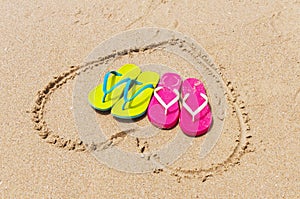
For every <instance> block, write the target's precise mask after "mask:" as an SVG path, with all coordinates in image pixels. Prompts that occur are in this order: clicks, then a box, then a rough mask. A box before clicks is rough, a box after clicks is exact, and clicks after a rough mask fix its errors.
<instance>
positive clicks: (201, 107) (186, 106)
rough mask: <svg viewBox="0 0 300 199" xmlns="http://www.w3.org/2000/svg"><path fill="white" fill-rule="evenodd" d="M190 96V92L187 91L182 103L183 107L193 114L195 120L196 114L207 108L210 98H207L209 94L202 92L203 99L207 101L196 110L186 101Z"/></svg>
mask: <svg viewBox="0 0 300 199" xmlns="http://www.w3.org/2000/svg"><path fill="white" fill-rule="evenodd" d="M189 96H190V94H189V93H187V94H186V95H185V96H184V98H183V100H182V105H183V107H184V108H185V109H186V110H187V111H188V112H189V113H190V114H191V115H192V117H193V122H194V121H195V116H196V115H197V114H198V113H200V112H201V111H202V110H203V109H204V108H205V106H206V105H207V104H208V98H207V96H206V95H205V94H203V93H200V96H201V97H202V98H203V99H205V101H204V102H203V103H202V104H201V105H200V106H199V107H198V108H197V109H196V110H195V111H193V110H192V109H191V107H190V106H189V105H188V104H187V103H186V100H187V99H188V97H189Z"/></svg>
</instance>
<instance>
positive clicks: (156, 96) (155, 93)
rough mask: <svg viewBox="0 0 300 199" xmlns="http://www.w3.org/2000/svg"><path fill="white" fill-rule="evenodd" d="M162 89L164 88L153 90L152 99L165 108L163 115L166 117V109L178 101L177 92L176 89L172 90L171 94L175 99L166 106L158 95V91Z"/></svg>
mask: <svg viewBox="0 0 300 199" xmlns="http://www.w3.org/2000/svg"><path fill="white" fill-rule="evenodd" d="M163 88H164V87H161V86H159V87H157V88H156V89H154V97H155V98H156V99H157V101H158V102H159V103H160V104H161V105H162V106H163V107H164V108H165V115H167V113H168V109H169V108H170V107H171V106H172V105H173V104H175V103H176V102H177V101H178V100H179V91H178V90H177V89H174V90H173V92H174V93H175V94H176V97H175V98H174V99H173V100H172V101H170V102H169V103H168V104H166V103H165V102H164V101H163V99H161V97H160V96H159V95H158V91H159V90H161V89H163Z"/></svg>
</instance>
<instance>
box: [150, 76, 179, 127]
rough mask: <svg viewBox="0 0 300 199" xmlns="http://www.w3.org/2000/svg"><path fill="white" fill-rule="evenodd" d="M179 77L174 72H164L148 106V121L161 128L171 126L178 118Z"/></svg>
mask: <svg viewBox="0 0 300 199" xmlns="http://www.w3.org/2000/svg"><path fill="white" fill-rule="evenodd" d="M180 87H181V77H180V76H179V75H178V74H176V73H165V74H164V75H163V76H162V77H161V79H160V81H159V83H158V86H157V88H156V89H155V90H154V93H153V97H152V99H151V101H150V103H149V106H148V113H147V115H148V119H149V121H150V122H151V123H152V124H153V125H155V126H157V127H159V128H162V129H170V128H173V127H174V126H175V125H176V124H177V123H178V119H179V114H180V109H179V97H180V96H179V90H180Z"/></svg>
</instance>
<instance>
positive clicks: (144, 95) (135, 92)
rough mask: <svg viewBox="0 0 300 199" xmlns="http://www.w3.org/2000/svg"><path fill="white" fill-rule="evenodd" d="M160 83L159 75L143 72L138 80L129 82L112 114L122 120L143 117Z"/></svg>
mask: <svg viewBox="0 0 300 199" xmlns="http://www.w3.org/2000/svg"><path fill="white" fill-rule="evenodd" d="M158 81H159V75H158V74H157V73H155V72H151V71H146V72H142V73H141V74H140V75H139V76H138V77H137V79H136V80H131V81H129V82H127V83H126V87H125V89H124V95H123V97H122V98H121V99H120V100H119V101H117V102H116V104H115V105H114V106H113V108H112V110H111V114H112V115H113V116H115V117H117V118H121V119H134V118H138V117H140V116H142V115H143V114H144V113H146V111H147V108H148V105H149V102H150V99H151V97H152V94H153V90H154V88H155V87H156V85H157V83H158ZM132 84H133V85H132ZM131 85H132V87H131Z"/></svg>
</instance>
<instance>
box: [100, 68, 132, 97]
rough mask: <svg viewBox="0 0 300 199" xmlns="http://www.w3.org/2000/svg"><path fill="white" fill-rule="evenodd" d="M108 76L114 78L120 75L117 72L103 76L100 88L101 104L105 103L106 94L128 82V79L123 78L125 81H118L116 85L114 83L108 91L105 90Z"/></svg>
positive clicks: (110, 72)
mask: <svg viewBox="0 0 300 199" xmlns="http://www.w3.org/2000/svg"><path fill="white" fill-rule="evenodd" d="M110 74H113V75H115V76H122V74H121V73H118V72H117V71H109V72H107V73H106V74H105V76H104V80H103V86H102V90H103V93H104V96H103V98H102V102H105V98H106V96H107V94H109V93H111V92H112V91H113V90H114V89H115V88H117V87H118V86H120V85H121V84H123V83H125V82H128V81H130V78H125V79H123V80H121V81H119V82H118V83H116V84H115V85H113V86H112V87H111V88H110V89H109V90H107V81H108V78H109V76H110Z"/></svg>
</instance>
